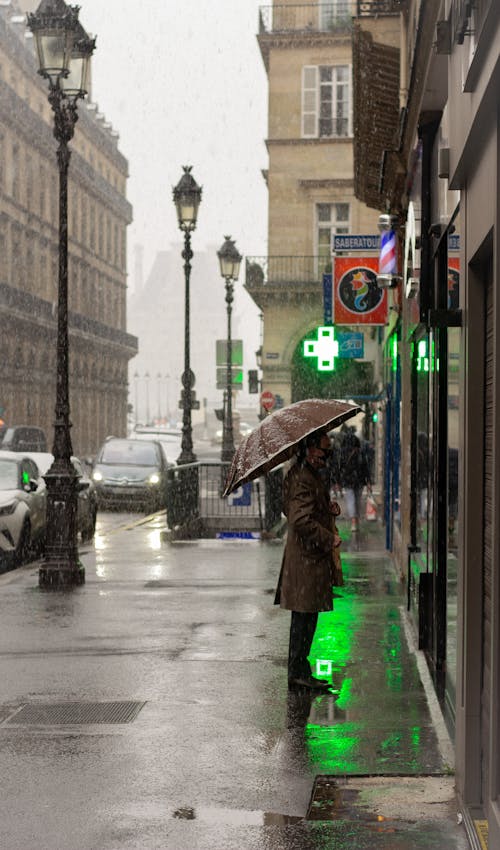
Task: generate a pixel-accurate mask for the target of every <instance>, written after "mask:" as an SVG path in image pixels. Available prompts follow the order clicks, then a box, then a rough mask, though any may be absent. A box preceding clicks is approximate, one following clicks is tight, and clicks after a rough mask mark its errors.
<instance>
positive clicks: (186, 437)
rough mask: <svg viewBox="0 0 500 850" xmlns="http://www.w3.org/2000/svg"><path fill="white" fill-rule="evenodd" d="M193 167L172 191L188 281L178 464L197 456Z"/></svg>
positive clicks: (196, 194)
mask: <svg viewBox="0 0 500 850" xmlns="http://www.w3.org/2000/svg"><path fill="white" fill-rule="evenodd" d="M191 168H192V166H191V165H184V166H183V169H184V174H183V175H182V177H181V179H180V180H179V182H178V184H177V186H176V187H175V188H174V190H173V196H174V203H175V206H176V209H177V219H178V222H179V228H180V229H181V231H182V232H183V233H184V250H183V252H182V259H183V260H184V282H185V298H184V372H183V375H182V386H183V388H184V389H183V392H182V398H181V404H180V406H181V407H182V442H181V447H182V449H181V453H180V455H179V457H178V458H177V463H179V464H183V463H194V462H195V460H196V455H195V453H194V451H193V429H192V427H191V410H192V408H193V406H194V404H195V394H194V393H193V387H194V383H195V376H194V372H192V371H191V365H190V329H189V310H190V307H189V284H190V278H191V260H192V259H193V252H192V250H191V233H192V231H193V230H195V228H196V219H197V216H198V207H199V206H200V203H201V191H202V190H201V186H198V184H197V183H196V180H195V179H194V177H193V175H192V174H191Z"/></svg>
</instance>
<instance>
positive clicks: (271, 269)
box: [246, 256, 331, 290]
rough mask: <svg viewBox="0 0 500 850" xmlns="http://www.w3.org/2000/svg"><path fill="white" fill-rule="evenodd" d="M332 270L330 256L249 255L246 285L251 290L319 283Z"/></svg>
mask: <svg viewBox="0 0 500 850" xmlns="http://www.w3.org/2000/svg"><path fill="white" fill-rule="evenodd" d="M329 271H331V262H330V259H329V258H328V257H318V256H314V257H290V256H288V257H283V256H279V257H278V256H274V257H247V258H246V286H247V289H249V290H255V289H260V288H261V287H272V286H278V287H280V286H307V285H311V284H314V285H316V284H319V283H321V281H322V280H323V274H324V273H325V272H329Z"/></svg>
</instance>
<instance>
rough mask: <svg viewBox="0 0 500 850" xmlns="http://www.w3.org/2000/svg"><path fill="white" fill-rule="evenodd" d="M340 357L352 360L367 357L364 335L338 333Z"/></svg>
mask: <svg viewBox="0 0 500 850" xmlns="http://www.w3.org/2000/svg"><path fill="white" fill-rule="evenodd" d="M336 339H337V341H338V344H339V357H344V358H348V357H350V358H352V357H364V356H365V337H364V334H362V333H337V334H336Z"/></svg>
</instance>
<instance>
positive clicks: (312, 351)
mask: <svg viewBox="0 0 500 850" xmlns="http://www.w3.org/2000/svg"><path fill="white" fill-rule="evenodd" d="M302 353H303V355H304V357H316V358H317V360H318V363H317V366H316V368H317V370H318V372H333V370H334V369H335V358H336V357H338V356H339V344H338V342H337V340H336V339H335V334H334V328H333V327H332V326H331V325H330V326H329V325H326V326H323V327H320V328H318V329H317V339H313V340H309V339H306V340H304V343H303V346H302Z"/></svg>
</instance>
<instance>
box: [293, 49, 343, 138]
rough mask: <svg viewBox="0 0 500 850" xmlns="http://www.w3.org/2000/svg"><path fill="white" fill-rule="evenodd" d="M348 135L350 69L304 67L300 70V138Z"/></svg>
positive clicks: (336, 66) (334, 66)
mask: <svg viewBox="0 0 500 850" xmlns="http://www.w3.org/2000/svg"><path fill="white" fill-rule="evenodd" d="M351 135H352V127H351V67H350V65H306V66H305V67H304V68H303V69H302V136H303V137H304V138H318V137H320V138H321V137H324V138H339V137H345V136H351Z"/></svg>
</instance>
